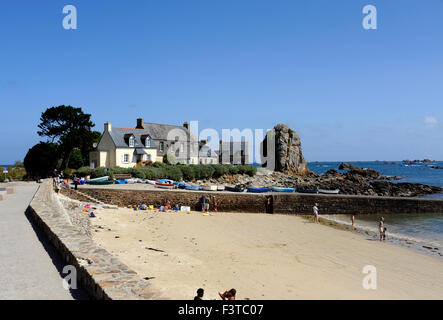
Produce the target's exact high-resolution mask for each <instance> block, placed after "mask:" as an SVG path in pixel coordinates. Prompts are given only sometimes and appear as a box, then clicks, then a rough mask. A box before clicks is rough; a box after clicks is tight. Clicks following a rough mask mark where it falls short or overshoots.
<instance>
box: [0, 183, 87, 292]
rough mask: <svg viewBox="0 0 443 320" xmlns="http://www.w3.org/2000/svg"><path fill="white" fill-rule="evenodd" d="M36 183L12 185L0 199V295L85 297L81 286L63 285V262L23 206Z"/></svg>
mask: <svg viewBox="0 0 443 320" xmlns="http://www.w3.org/2000/svg"><path fill="white" fill-rule="evenodd" d="M37 188H38V184H36V183H29V185H26V186H25V185H23V184H22V185H19V186H16V190H17V193H16V194H12V195H9V194H8V199H7V200H3V201H0V299H42V300H55V299H57V300H72V299H85V298H87V296H86V295H85V293H84V292H83V291H82V290H81V289H77V290H72V291H67V290H65V289H63V286H62V279H63V276H62V275H61V270H62V269H63V263H62V261H61V259H60V256H59V255H58V253H57V252H56V251H55V249H54V247H53V246H52V244H50V243H49V242H48V241H47V240H46V238H45V236H44V235H42V234H41V233H40V232H39V231H38V230H36V229H35V228H34V225H33V224H32V223H31V222H30V221H29V220H28V218H27V216H26V215H25V210H26V208H27V206H28V204H29V202H30V201H31V200H32V198H33V196H34V194H35V192H36V191H37Z"/></svg>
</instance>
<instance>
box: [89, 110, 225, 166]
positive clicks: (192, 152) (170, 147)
mask: <svg viewBox="0 0 443 320" xmlns="http://www.w3.org/2000/svg"><path fill="white" fill-rule="evenodd" d="M167 153H169V154H172V155H174V156H175V158H176V160H177V162H179V163H183V164H198V163H204V164H216V163H218V155H217V153H216V152H215V151H213V150H212V149H211V148H210V147H209V145H208V143H207V141H206V142H204V141H201V142H199V141H198V140H197V139H196V138H195V137H194V135H193V134H192V133H191V131H190V130H189V124H188V123H187V122H185V123H184V124H183V126H175V125H168V124H158V123H150V122H144V120H143V119H141V118H140V119H137V126H136V127H135V128H121V127H112V126H111V124H110V123H109V122H107V123H105V126H104V132H103V135H102V138H101V140H100V142H99V143H98V145H97V147H96V150H94V151H92V152H91V153H90V154H89V158H90V165H91V167H94V168H97V167H115V166H118V167H134V166H135V165H136V164H137V163H140V162H144V161H152V162H163V156H164V155H166V154H167Z"/></svg>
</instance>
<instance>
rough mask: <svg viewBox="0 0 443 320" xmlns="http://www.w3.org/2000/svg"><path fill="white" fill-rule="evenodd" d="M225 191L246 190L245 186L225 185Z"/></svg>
mask: <svg viewBox="0 0 443 320" xmlns="http://www.w3.org/2000/svg"><path fill="white" fill-rule="evenodd" d="M225 191H231V192H243V191H245V188H237V187H229V186H225Z"/></svg>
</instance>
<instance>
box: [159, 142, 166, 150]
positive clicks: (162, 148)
mask: <svg viewBox="0 0 443 320" xmlns="http://www.w3.org/2000/svg"><path fill="white" fill-rule="evenodd" d="M164 150H165V144H164V142H163V141H160V152H163V151H164Z"/></svg>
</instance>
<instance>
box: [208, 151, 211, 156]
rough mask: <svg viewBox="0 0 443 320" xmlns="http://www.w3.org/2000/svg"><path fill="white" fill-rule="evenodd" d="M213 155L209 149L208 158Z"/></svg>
mask: <svg viewBox="0 0 443 320" xmlns="http://www.w3.org/2000/svg"><path fill="white" fill-rule="evenodd" d="M210 157H211V150H208V158H210Z"/></svg>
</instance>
